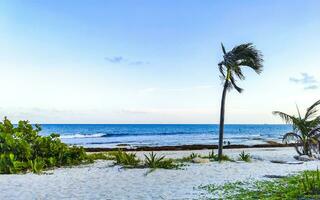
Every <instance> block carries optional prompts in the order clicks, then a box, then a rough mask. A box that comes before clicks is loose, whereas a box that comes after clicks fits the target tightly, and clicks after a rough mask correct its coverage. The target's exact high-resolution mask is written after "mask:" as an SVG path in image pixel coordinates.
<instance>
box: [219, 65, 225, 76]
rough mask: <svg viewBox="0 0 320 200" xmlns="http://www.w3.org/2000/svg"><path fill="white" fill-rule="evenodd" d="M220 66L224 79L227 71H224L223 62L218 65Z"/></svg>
mask: <svg viewBox="0 0 320 200" xmlns="http://www.w3.org/2000/svg"><path fill="white" fill-rule="evenodd" d="M218 66H219V71H220V73H221V75H222V77H223V78H226V74H225V69H224V67H223V62H220V63H219V64H218Z"/></svg>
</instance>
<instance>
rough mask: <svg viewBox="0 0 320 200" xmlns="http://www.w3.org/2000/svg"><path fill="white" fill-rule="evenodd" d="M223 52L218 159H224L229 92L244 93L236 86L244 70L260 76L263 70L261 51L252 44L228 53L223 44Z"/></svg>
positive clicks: (220, 66) (241, 46)
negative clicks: (227, 95)
mask: <svg viewBox="0 0 320 200" xmlns="http://www.w3.org/2000/svg"><path fill="white" fill-rule="evenodd" d="M221 47H222V52H223V54H224V55H223V60H222V61H221V62H220V63H219V64H218V66H219V70H220V73H221V78H222V79H223V82H224V84H223V92H222V98H221V110H220V128H219V151H218V159H219V160H221V159H222V157H223V154H222V148H223V131H224V115H225V102H226V94H227V91H228V90H231V89H232V88H234V89H236V90H237V91H238V92H239V93H241V92H242V90H243V89H242V88H240V87H239V86H238V85H237V84H236V79H239V80H244V79H245V76H244V74H243V71H242V68H243V67H249V68H251V69H253V70H254V71H255V72H256V73H257V74H260V73H261V71H262V68H263V65H262V63H263V58H262V54H261V53H260V51H258V50H257V49H256V48H255V47H254V46H253V44H252V43H246V44H241V45H238V46H235V47H234V48H233V49H232V50H231V51H228V52H227V51H226V49H225V48H224V46H223V44H221Z"/></svg>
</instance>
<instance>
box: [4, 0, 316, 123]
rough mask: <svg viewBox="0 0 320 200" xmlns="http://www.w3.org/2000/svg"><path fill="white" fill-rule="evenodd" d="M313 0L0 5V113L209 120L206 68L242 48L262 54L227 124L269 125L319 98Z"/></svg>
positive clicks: (216, 99) (212, 77)
mask: <svg viewBox="0 0 320 200" xmlns="http://www.w3.org/2000/svg"><path fill="white" fill-rule="evenodd" d="M319 9H320V2H319V1H317V0H314V1H312V0H308V1H302V0H300V1H293V0H280V1H262V0H261V1H258V0H256V1H252V0H247V1H245V0H244V1H212V0H210V1H191V0H190V1H188V0H184V1H182V0H181V1H172V0H170V1H169V0H168V1H165V0H161V1H139V0H137V1H119V0H117V1H111V0H110V1H104V0H101V1H98V0H94V1H88V0H87V1H79V0H77V1H22V0H21V1H17V0H12V1H11V0H10V1H9V0H7V1H1V2H0V30H1V31H0V47H1V48H0V74H1V78H0V84H1V86H2V87H1V98H0V111H1V116H8V117H9V118H10V119H13V121H16V120H18V119H29V120H30V121H31V122H36V123H218V120H219V108H220V97H221V90H222V85H221V81H220V79H219V72H218V69H217V63H218V62H219V61H220V59H221V55H222V54H221V48H220V42H223V43H224V44H225V46H226V48H227V49H230V48H232V47H233V46H234V45H236V44H241V43H244V42H253V43H254V44H255V45H256V47H257V48H258V49H260V50H261V51H262V52H263V54H264V58H265V69H264V71H263V73H262V74H261V75H260V76H258V75H256V74H254V73H253V72H252V71H250V70H245V73H246V75H247V78H246V80H245V81H242V82H241V83H239V85H240V86H242V87H243V88H244V89H245V91H244V92H243V93H242V94H238V93H236V92H235V91H232V92H230V93H228V96H227V108H226V112H227V116H226V122H227V123H281V121H280V120H279V119H277V118H276V117H274V116H272V114H271V112H272V111H273V110H282V111H286V112H290V113H291V112H295V104H296V103H297V104H298V105H300V107H301V109H304V108H305V107H306V106H308V105H309V104H311V103H313V102H314V101H316V100H317V99H319V98H320V95H319V94H320V93H319V92H320V89H319V88H320V73H319V72H320V64H319V61H318V58H319V55H320V40H319V35H320V12H319Z"/></svg>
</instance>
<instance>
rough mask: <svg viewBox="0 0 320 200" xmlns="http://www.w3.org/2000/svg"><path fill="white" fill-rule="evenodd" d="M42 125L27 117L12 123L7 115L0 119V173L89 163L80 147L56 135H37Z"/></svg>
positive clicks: (38, 170)
mask: <svg viewBox="0 0 320 200" xmlns="http://www.w3.org/2000/svg"><path fill="white" fill-rule="evenodd" d="M40 131H41V127H40V126H38V125H35V126H32V125H31V124H30V123H29V122H28V121H19V123H18V124H17V125H16V126H14V125H13V124H12V123H11V122H10V121H9V120H8V119H7V118H4V120H3V121H2V122H0V173H1V174H12V173H20V172H28V171H31V172H34V173H39V172H40V171H41V170H43V169H46V168H52V167H61V166H71V165H78V164H82V163H89V162H91V161H92V160H91V159H89V158H88V156H87V154H86V152H85V151H84V149H83V148H82V147H76V146H68V145H66V144H64V143H62V142H61V140H60V139H59V135H57V134H51V135H49V136H40V135H39V132H40Z"/></svg>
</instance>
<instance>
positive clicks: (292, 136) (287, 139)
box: [282, 132, 302, 143]
mask: <svg viewBox="0 0 320 200" xmlns="http://www.w3.org/2000/svg"><path fill="white" fill-rule="evenodd" d="M282 141H283V142H286V143H288V142H291V141H295V142H296V143H301V142H302V137H301V136H300V135H298V134H297V133H293V132H289V133H286V134H284V136H283V137H282Z"/></svg>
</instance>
